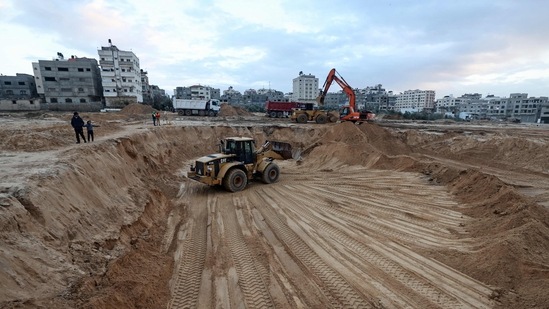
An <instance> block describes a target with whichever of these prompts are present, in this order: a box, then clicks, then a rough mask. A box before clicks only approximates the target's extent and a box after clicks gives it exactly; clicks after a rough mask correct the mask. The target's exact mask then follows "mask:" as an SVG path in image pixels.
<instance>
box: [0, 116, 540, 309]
mask: <svg viewBox="0 0 549 309" xmlns="http://www.w3.org/2000/svg"><path fill="white" fill-rule="evenodd" d="M93 117H96V118H98V119H99V120H100V121H99V122H100V123H101V125H102V126H101V127H99V128H98V130H97V133H96V134H97V136H98V139H97V140H96V141H95V142H94V143H89V144H80V145H72V144H71V143H72V140H71V139H72V133H71V131H70V130H68V129H67V128H66V126H67V125H66V122H62V121H60V120H59V119H58V120H52V119H45V120H41V121H38V120H36V123H32V124H31V128H33V130H32V134H30V135H26V136H24V135H23V132H24V130H23V129H21V131H19V130H20V129H18V128H17V126H15V127H13V126H11V124H12V123H8V125H10V126H8V125H5V124H4V125H3V126H2V127H0V132H1V133H0V136H1V137H2V141H3V144H2V149H3V151H2V155H1V156H0V167H1V168H2V174H4V177H3V180H2V181H1V186H0V189H1V191H0V226H1V234H0V265H2V267H1V268H0V282H1V287H2V289H0V308H166V307H167V308H183V307H185V308H187V307H191V308H213V307H225V308H230V307H246V308H257V307H261V308H267V307H272V308H298V307H301V308H329V307H333V308H338V307H349V308H360V307H364V308H401V307H411V308H519V307H529V308H544V307H548V306H549V296H548V295H547V293H546V291H547V290H549V215H548V213H547V207H548V205H547V202H548V201H549V193H548V192H549V190H548V189H549V159H548V156H547V151H546V149H547V146H548V144H549V137H548V134H547V133H548V132H549V131H548V130H547V128H544V127H534V128H528V127H524V126H516V127H486V126H484V127H473V126H469V127H467V128H466V129H463V128H460V127H457V126H450V125H436V126H435V125H426V124H425V125H424V124H422V125H417V124H416V125H412V126H408V125H402V124H386V125H385V127H382V126H379V125H377V124H362V125H353V124H350V123H341V124H329V125H314V124H309V125H303V126H297V125H289V124H288V123H286V122H284V121H281V120H277V121H274V122H272V123H269V120H266V119H264V118H261V117H253V116H241V117H232V118H231V117H226V118H222V119H219V120H216V121H211V120H207V121H204V122H201V121H197V120H195V119H184V118H177V117H176V118H174V119H171V120H170V121H169V125H166V126H161V127H152V126H151V125H150V124H148V123H145V120H141V119H139V117H126V118H121V119H119V118H117V117H115V116H112V115H94V116H93ZM101 117H103V118H101ZM52 118H56V117H52ZM136 118H137V119H136ZM62 120H65V119H62ZM28 121H31V120H28V119H27V120H18V121H13V124H15V123H19V124H28V123H27V122H28ZM101 128H102V129H103V131H101ZM26 130H27V131H28V128H27V129H26ZM59 132H62V133H59ZM18 134H19V135H18ZM225 136H252V137H254V138H255V139H256V140H257V141H258V142H260V143H261V142H263V141H265V140H267V139H268V140H279V141H283V142H289V143H291V144H292V145H293V147H295V148H300V149H301V154H302V158H303V160H301V161H295V160H287V161H283V162H279V165H280V166H281V176H280V180H279V182H277V183H275V184H269V185H265V184H262V183H255V182H253V183H251V184H250V185H249V186H248V187H247V188H246V190H244V191H242V192H237V193H228V192H225V191H223V190H221V189H218V188H209V187H207V186H204V185H202V184H199V183H196V182H193V181H191V180H188V179H187V178H186V177H185V171H186V170H187V168H188V165H189V164H190V162H192V159H194V158H196V157H199V156H202V155H205V154H208V153H212V152H215V151H216V150H217V149H216V144H217V141H219V140H220V139H221V138H223V137H225Z"/></svg>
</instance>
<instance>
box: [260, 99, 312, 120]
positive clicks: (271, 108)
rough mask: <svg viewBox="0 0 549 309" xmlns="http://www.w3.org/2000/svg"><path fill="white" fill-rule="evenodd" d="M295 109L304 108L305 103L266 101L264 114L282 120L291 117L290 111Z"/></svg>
mask: <svg viewBox="0 0 549 309" xmlns="http://www.w3.org/2000/svg"><path fill="white" fill-rule="evenodd" d="M295 108H301V109H305V108H306V103H301V102H276V101H267V102H265V112H266V114H267V116H268V117H271V118H282V117H288V116H291V115H292V110H294V109H295Z"/></svg>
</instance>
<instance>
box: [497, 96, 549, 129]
mask: <svg viewBox="0 0 549 309" xmlns="http://www.w3.org/2000/svg"><path fill="white" fill-rule="evenodd" d="M547 107H549V102H548V98H547V97H528V94H527V93H511V94H510V95H509V99H508V104H507V111H508V115H509V117H514V118H517V119H520V120H521V122H537V121H538V120H539V119H540V118H541V110H542V108H547Z"/></svg>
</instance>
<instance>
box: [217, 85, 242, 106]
mask: <svg viewBox="0 0 549 309" xmlns="http://www.w3.org/2000/svg"><path fill="white" fill-rule="evenodd" d="M221 101H223V102H228V103H240V102H242V94H241V93H240V91H238V90H235V89H234V88H233V86H229V88H228V89H227V90H223V95H222V96H221Z"/></svg>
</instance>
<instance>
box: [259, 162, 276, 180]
mask: <svg viewBox="0 0 549 309" xmlns="http://www.w3.org/2000/svg"><path fill="white" fill-rule="evenodd" d="M279 175H280V169H279V168H278V165H276V164H274V163H271V164H269V165H267V167H266V168H265V169H264V170H263V174H262V175H261V181H263V183H273V182H276V181H277V180H278V176H279Z"/></svg>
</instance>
